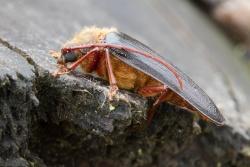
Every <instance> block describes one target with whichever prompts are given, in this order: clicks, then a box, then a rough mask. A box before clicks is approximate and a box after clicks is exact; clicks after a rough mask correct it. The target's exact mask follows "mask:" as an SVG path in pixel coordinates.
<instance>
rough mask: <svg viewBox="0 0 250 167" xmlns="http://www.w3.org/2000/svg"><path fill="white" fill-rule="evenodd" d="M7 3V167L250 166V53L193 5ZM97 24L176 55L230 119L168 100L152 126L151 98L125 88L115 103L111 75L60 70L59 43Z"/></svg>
mask: <svg viewBox="0 0 250 167" xmlns="http://www.w3.org/2000/svg"><path fill="white" fill-rule="evenodd" d="M1 4H2V9H1V11H0V20H1V23H0V43H1V45H2V46H1V52H0V53H1V54H0V55H1V56H0V64H1V66H0V68H1V69H2V70H1V73H0V74H1V78H3V79H1V80H0V85H2V86H1V88H0V91H1V92H4V93H1V94H0V96H1V99H0V100H1V103H0V105H1V110H0V111H1V113H0V120H1V131H0V148H1V149H0V150H1V151H0V166H1V165H2V166H230V165H231V166H244V165H246V166H247V164H248V163H249V151H248V150H249V149H248V148H249V137H250V134H249V129H250V124H249V118H250V117H249V115H250V114H249V113H250V112H249V106H248V101H247V99H248V98H249V96H250V92H249V89H248V85H249V84H250V83H249V82H250V81H249V79H248V77H247V76H248V72H247V71H246V69H245V68H244V64H242V62H241V61H240V60H239V59H238V58H237V57H236V56H238V55H239V54H241V53H240V52H236V51H234V52H233V51H232V49H231V45H230V43H229V42H228V41H227V40H226V39H225V38H224V37H223V36H222V35H221V34H220V33H219V32H218V31H217V30H216V29H215V28H214V27H213V25H210V23H209V22H208V21H207V19H206V18H205V17H203V16H202V15H200V12H199V11H198V10H196V9H195V8H194V7H193V6H191V5H190V4H189V2H187V1H169V2H165V1H158V2H155V3H153V2H146V3H142V2H139V1H138V2H137V1H133V2H132V1H131V2H130V1H128V2H127V3H124V2H123V1H119V0H118V1H117V0H116V1H110V2H109V3H107V2H103V1H95V0H94V1H80V0H79V1H74V2H69V1H32V2H27V1H18V2H15V3H14V2H11V1H6V2H2V3H1ZM121 4H122V9H121ZM170 4H171V5H170ZM48 5H49V7H48ZM173 6H174V9H173ZM17 9H18V10H17ZM128 11H129V12H128ZM17 12H18V13H17ZM131 18H133V19H131ZM92 24H96V25H97V26H111V25H116V26H117V27H118V29H119V28H120V30H121V31H123V32H126V33H128V34H130V35H131V36H134V37H135V38H137V39H139V40H141V41H143V42H144V43H146V44H148V45H149V46H151V47H152V48H154V49H155V50H157V51H158V52H159V53H160V54H162V55H166V57H167V59H169V60H171V61H172V62H175V64H176V65H177V66H179V67H180V68H181V69H182V70H183V71H185V72H186V73H187V74H188V75H190V76H191V77H192V78H193V79H194V80H195V81H196V82H197V83H198V84H199V85H200V86H201V87H202V88H203V89H204V90H205V91H206V92H207V93H208V94H209V95H210V96H211V97H212V99H214V101H215V103H216V104H217V105H218V106H219V108H220V110H221V111H222V112H223V114H224V116H225V117H226V119H227V122H226V126H224V127H216V126H215V125H212V124H209V123H207V122H204V121H202V120H196V118H195V117H194V115H193V114H191V113H188V112H187V111H185V110H183V109H180V108H178V107H176V106H170V105H167V104H165V105H162V106H161V108H160V109H159V111H157V114H156V116H155V118H154V120H153V122H152V124H151V125H150V127H147V128H145V127H144V126H145V123H146V120H145V116H146V111H147V108H148V106H149V105H150V101H148V100H147V99H144V98H142V97H139V96H138V95H136V94H133V93H131V92H128V91H124V90H120V91H119V93H118V94H117V95H116V96H115V99H114V101H112V102H110V101H108V100H107V91H108V84H107V82H104V81H102V80H100V79H97V78H94V77H91V76H87V75H84V74H81V73H79V72H75V73H72V74H70V75H65V76H62V77H60V78H54V77H52V76H51V72H53V71H54V70H55V69H56V61H55V60H54V59H53V58H52V57H51V56H50V55H49V50H51V49H54V50H59V49H60V45H62V44H63V43H64V42H66V40H67V39H69V38H70V37H71V36H72V35H73V34H74V33H75V32H77V31H79V30H80V29H81V28H82V27H83V26H86V25H92ZM197 25H199V26H197ZM6 55H8V57H6ZM6 62H8V63H7V64H6ZM2 64H4V65H2ZM4 78H5V79H4ZM6 78H7V79H6ZM2 124H3V125H2ZM17 127H18V128H17ZM18 129H21V132H19V130H18ZM2 148H3V149H2ZM2 150H4V151H2Z"/></svg>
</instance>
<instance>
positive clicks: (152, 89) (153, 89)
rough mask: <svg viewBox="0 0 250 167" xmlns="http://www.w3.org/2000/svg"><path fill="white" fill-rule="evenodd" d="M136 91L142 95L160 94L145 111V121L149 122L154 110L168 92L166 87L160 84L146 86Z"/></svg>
mask: <svg viewBox="0 0 250 167" xmlns="http://www.w3.org/2000/svg"><path fill="white" fill-rule="evenodd" d="M138 93H139V94H140V95H142V96H144V97H152V96H156V95H158V94H160V96H159V97H158V98H157V99H156V100H155V102H154V103H153V105H152V107H151V108H150V109H149V110H148V112H147V123H148V125H149V124H150V123H151V121H152V118H153V117H154V114H155V112H156V109H157V108H158V107H159V105H160V104H161V103H162V102H164V101H165V99H166V97H167V94H168V87H167V86H166V85H161V86H146V87H143V88H141V89H139V90H138Z"/></svg>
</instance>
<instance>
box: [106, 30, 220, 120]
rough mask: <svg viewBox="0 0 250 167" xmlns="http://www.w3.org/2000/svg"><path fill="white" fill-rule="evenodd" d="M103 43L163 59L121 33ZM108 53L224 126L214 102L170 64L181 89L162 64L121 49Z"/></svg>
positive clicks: (111, 34)
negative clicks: (180, 81)
mask: <svg viewBox="0 0 250 167" xmlns="http://www.w3.org/2000/svg"><path fill="white" fill-rule="evenodd" d="M105 43H107V44H116V45H121V46H127V47H130V48H135V49H138V50H141V51H144V52H147V53H150V54H151V55H153V56H156V57H160V58H161V59H164V58H162V57H161V56H160V55H159V54H157V53H156V52H155V51H153V50H152V49H150V48H149V47H147V46H146V45H144V44H142V43H141V42H139V41H137V40H135V39H133V38H131V37H130V36H128V35H126V34H124V33H121V32H111V33H108V34H107V35H106V37H105ZM110 51H111V53H112V54H113V55H114V56H116V57H117V58H119V59H120V60H122V61H123V62H125V63H126V64H128V65H130V66H132V67H134V68H136V69H138V70H140V71H142V72H144V73H146V74H148V75H149V76H151V77H153V78H154V79H156V80H158V81H160V82H161V83H163V84H165V85H167V86H168V87H169V88H170V89H171V90H173V91H174V92H175V93H177V94H178V95H179V96H181V97H182V98H184V99H185V100H186V101H187V102H188V103H190V104H191V105H192V106H193V107H195V108H196V109H197V110H198V111H199V112H200V114H202V115H203V116H205V117H207V118H209V119H210V120H211V121H213V122H214V123H216V124H218V125H222V124H224V118H223V116H222V115H221V113H220V112H219V110H218V108H217V107H216V105H215V104H214V102H213V101H212V100H211V99H210V98H209V97H208V95H207V94H206V93H205V92H204V91H203V90H202V89H201V88H200V87H199V86H198V85H197V84H196V83H194V81H192V79H190V77H188V76H187V75H186V74H184V73H183V72H182V71H181V70H179V69H178V68H177V67H175V66H174V65H172V64H171V63H170V64H171V65H172V66H173V68H174V69H175V71H176V72H177V73H178V75H179V76H180V78H181V79H182V80H183V88H182V89H181V88H180V84H179V83H178V81H177V79H176V77H175V76H174V74H173V73H172V72H171V71H169V69H167V68H166V67H165V66H164V65H163V64H161V63H159V62H157V61H154V60H152V59H149V58H147V57H145V56H142V55H139V54H136V53H132V52H127V51H125V50H122V49H115V48H110Z"/></svg>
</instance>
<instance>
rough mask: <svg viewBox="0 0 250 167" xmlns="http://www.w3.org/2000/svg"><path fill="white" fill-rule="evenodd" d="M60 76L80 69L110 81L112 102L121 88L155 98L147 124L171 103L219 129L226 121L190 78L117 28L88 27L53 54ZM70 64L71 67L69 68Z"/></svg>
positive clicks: (57, 72) (56, 72) (56, 73)
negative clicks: (155, 114) (217, 126)
mask: <svg viewBox="0 0 250 167" xmlns="http://www.w3.org/2000/svg"><path fill="white" fill-rule="evenodd" d="M52 55H54V57H56V58H57V63H58V65H59V68H58V70H57V71H55V72H54V74H53V75H54V76H60V75H63V74H66V73H69V72H70V71H72V70H75V69H76V67H78V66H80V67H81V69H82V70H83V71H84V72H87V73H96V74H97V75H98V76H99V77H101V78H102V79H104V80H107V81H109V83H110V90H109V99H110V100H112V97H113V96H114V95H115V94H116V92H117V90H118V88H121V89H126V90H133V91H134V92H136V93H138V94H140V95H142V96H143V97H156V100H155V102H154V103H153V106H152V107H151V109H150V110H149V111H148V115H147V121H148V122H150V121H151V119H152V118H153V115H154V113H155V110H156V108H157V107H158V106H159V104H161V103H162V102H168V103H171V104H174V105H177V106H179V107H182V108H185V109H187V110H188V111H191V112H196V113H198V114H199V115H200V116H201V117H202V118H203V119H205V120H207V121H210V122H213V123H215V124H216V125H223V124H224V121H225V119H224V117H223V116H222V114H221V113H220V111H219V110H218V108H217V107H216V105H215V104H214V102H213V101H212V100H211V99H210V98H209V97H208V95H207V94H206V93H205V92H204V91H203V90H202V89H201V88H200V87H199V86H198V85H197V84H196V83H194V81H193V80H192V79H190V77H188V76H187V75H186V74H185V73H183V72H182V71H181V70H179V69H178V68H177V67H176V66H175V65H173V64H172V63H170V62H169V61H167V60H165V58H163V57H161V56H160V55H159V54H157V53H156V52H155V51H153V50H152V49H150V48H149V47H148V46H146V45H144V44H142V43H141V42H139V41H137V40H136V39H133V38H132V37H130V36H128V35H126V34H124V33H122V32H119V31H117V30H116V29H115V28H97V27H86V28H84V29H83V30H82V31H81V32H80V33H78V34H76V35H75V36H74V37H73V39H71V40H70V41H68V42H66V44H65V45H64V46H63V47H62V49H61V52H53V53H52ZM68 64H70V65H69V66H68Z"/></svg>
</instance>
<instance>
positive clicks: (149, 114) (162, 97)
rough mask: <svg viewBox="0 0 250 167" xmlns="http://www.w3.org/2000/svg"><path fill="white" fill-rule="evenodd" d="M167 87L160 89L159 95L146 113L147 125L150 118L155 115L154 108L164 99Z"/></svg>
mask: <svg viewBox="0 0 250 167" xmlns="http://www.w3.org/2000/svg"><path fill="white" fill-rule="evenodd" d="M167 94H168V89H165V90H163V91H162V93H161V95H160V96H159V97H158V98H157V99H156V100H155V102H154V104H153V106H152V107H151V108H150V109H149V110H148V115H147V123H148V125H149V124H150V123H151V121H152V118H153V117H154V115H155V112H156V109H157V108H158V107H159V105H160V104H161V103H162V102H164V101H165V98H166V97H167Z"/></svg>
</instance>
